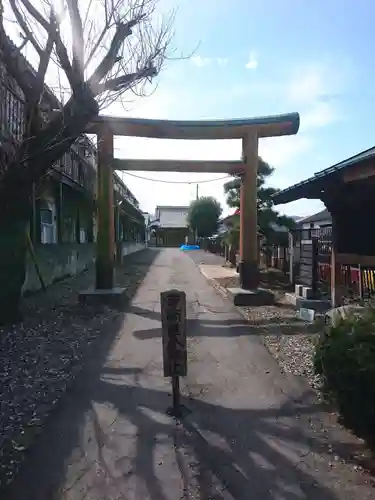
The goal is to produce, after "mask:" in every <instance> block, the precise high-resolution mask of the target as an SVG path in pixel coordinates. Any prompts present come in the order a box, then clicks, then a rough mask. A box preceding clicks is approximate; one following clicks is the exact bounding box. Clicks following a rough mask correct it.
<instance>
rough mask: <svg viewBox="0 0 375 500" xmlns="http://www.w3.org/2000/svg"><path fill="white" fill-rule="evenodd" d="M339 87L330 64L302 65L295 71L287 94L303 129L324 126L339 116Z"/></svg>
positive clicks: (340, 85)
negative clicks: (299, 117)
mask: <svg viewBox="0 0 375 500" xmlns="http://www.w3.org/2000/svg"><path fill="white" fill-rule="evenodd" d="M341 87H342V84H341V83H340V79H339V78H338V76H337V72H334V71H332V65H328V64H324V63H320V64H310V65H303V66H302V67H300V68H298V70H296V71H295V72H294V74H293V76H292V78H291V80H290V81H289V82H288V84H287V87H286V95H287V100H288V102H289V103H290V104H291V105H293V106H295V107H296V108H297V109H299V111H300V115H301V130H302V131H307V130H309V131H310V130H312V129H317V128H320V127H324V126H326V125H330V124H331V123H333V122H335V121H337V120H339V119H340V118H342V115H341V113H340V110H339V109H338V104H337V99H336V95H337V93H339V92H340V89H341Z"/></svg>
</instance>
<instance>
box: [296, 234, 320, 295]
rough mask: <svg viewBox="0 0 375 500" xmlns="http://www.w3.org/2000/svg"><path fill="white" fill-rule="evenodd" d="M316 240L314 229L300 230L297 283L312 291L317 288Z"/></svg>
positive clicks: (315, 290)
mask: <svg viewBox="0 0 375 500" xmlns="http://www.w3.org/2000/svg"><path fill="white" fill-rule="evenodd" d="M317 250H318V241H317V238H316V235H315V233H314V230H310V229H309V230H305V229H303V230H302V231H301V239H300V252H299V254H300V258H299V272H298V283H299V284H301V285H305V286H308V287H310V288H312V290H313V293H314V294H315V293H316V292H317V288H318V251H317Z"/></svg>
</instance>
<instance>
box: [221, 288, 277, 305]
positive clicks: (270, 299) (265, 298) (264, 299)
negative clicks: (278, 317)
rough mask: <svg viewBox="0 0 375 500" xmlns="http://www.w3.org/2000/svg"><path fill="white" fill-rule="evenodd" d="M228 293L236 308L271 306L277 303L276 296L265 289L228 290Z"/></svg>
mask: <svg viewBox="0 0 375 500" xmlns="http://www.w3.org/2000/svg"><path fill="white" fill-rule="evenodd" d="M227 291H228V296H229V297H230V298H231V299H232V300H233V303H234V305H235V306H270V305H272V304H274V303H275V296H274V294H273V293H272V292H270V291H269V290H265V289H263V288H256V289H255V290H244V289H243V288H228V289H227Z"/></svg>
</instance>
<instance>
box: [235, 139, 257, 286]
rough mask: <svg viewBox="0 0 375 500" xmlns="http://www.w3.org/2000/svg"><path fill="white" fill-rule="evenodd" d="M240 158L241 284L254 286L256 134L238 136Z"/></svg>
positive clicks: (255, 278) (255, 265) (255, 254)
mask: <svg viewBox="0 0 375 500" xmlns="http://www.w3.org/2000/svg"><path fill="white" fill-rule="evenodd" d="M242 157H243V158H242V159H243V162H244V164H245V166H244V175H243V177H242V180H241V188H240V262H239V266H238V268H239V269H238V270H239V274H240V283H241V288H243V289H244V290H255V289H256V288H257V287H258V285H259V265H258V264H259V263H258V217H257V191H258V190H257V173H258V134H257V133H256V132H254V133H251V134H248V135H246V137H244V138H243V140H242Z"/></svg>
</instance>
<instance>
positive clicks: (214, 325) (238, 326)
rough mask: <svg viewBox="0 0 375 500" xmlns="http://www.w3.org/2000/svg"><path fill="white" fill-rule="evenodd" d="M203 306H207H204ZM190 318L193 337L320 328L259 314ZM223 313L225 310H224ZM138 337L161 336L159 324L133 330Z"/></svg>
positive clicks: (152, 314) (153, 314)
mask: <svg viewBox="0 0 375 500" xmlns="http://www.w3.org/2000/svg"><path fill="white" fill-rule="evenodd" d="M203 307H204V306H203ZM131 312H132V313H133V314H138V315H140V316H143V317H145V318H149V319H153V320H156V321H159V322H160V321H161V315H160V313H159V312H157V311H150V310H148V309H143V308H141V307H132V309H131ZM215 314H217V315H218V320H207V319H187V321H186V329H187V335H188V337H190V338H194V337H198V336H199V337H228V336H231V337H241V336H249V335H262V334H264V335H273V334H274V335H280V334H284V335H306V334H309V333H311V334H315V333H317V331H318V332H319V331H320V329H321V325H316V324H314V323H306V322H304V321H301V320H300V319H298V318H287V319H283V318H274V317H272V318H269V319H267V318H265V319H263V318H257V319H255V320H254V319H253V320H247V319H241V318H238V320H232V319H229V320H228V319H221V318H220V313H218V312H215ZM222 314H226V313H225V312H223V313H222ZM228 327H230V329H228ZM134 335H135V337H136V338H138V339H141V340H147V339H153V338H160V336H161V329H160V327H156V328H148V329H145V330H137V331H135V332H134Z"/></svg>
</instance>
